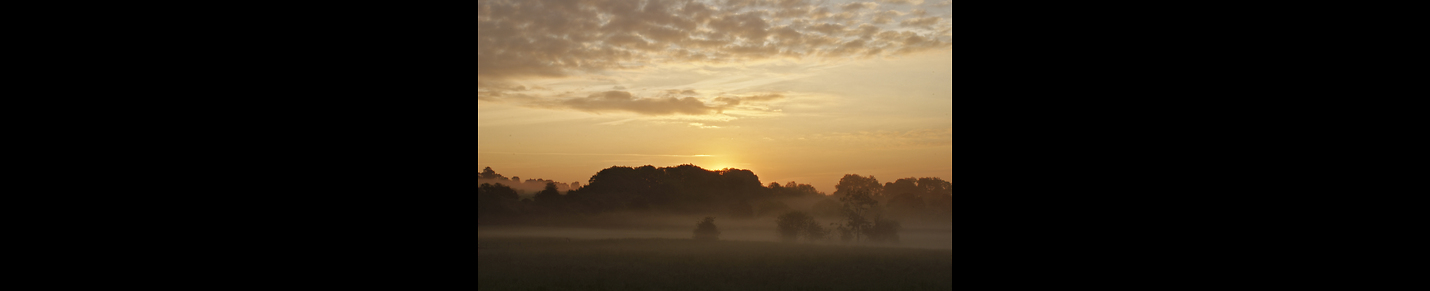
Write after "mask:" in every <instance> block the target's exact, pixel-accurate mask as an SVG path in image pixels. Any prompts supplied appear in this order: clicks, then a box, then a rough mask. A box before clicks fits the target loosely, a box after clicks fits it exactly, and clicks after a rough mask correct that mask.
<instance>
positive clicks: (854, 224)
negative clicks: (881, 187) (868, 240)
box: [839, 189, 879, 242]
mask: <svg viewBox="0 0 1430 291" xmlns="http://www.w3.org/2000/svg"><path fill="white" fill-rule="evenodd" d="M839 202H842V203H843V204H844V205H843V206H844V207H843V209H842V210H843V212H844V219H845V221H844V227H846V228H848V229H849V231H850V232H853V234H854V242H859V239H860V236H861V235H865V234H866V233H867V232H868V231H869V228H870V227H873V226H874V222H873V221H869V219H868V218H866V217H867V215H869V212H870V211H871V210H873V208H874V206H876V205H878V204H879V202H878V201H875V200H874V197H873V195H871V194H870V192H869V191H865V190H861V189H854V190H849V191H845V192H844V196H843V197H839ZM841 231H842V230H841ZM845 241H848V240H845Z"/></svg>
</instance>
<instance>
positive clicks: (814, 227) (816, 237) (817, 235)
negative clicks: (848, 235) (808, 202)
mask: <svg viewBox="0 0 1430 291" xmlns="http://www.w3.org/2000/svg"><path fill="white" fill-rule="evenodd" d="M830 231H831V230H830V229H826V228H824V226H821V225H819V222H817V221H810V222H809V225H808V226H805V227H804V239H805V240H807V241H811V242H817V241H824V240H825V239H827V238H829V232H830Z"/></svg>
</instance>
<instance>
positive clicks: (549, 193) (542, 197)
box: [533, 183, 561, 206]
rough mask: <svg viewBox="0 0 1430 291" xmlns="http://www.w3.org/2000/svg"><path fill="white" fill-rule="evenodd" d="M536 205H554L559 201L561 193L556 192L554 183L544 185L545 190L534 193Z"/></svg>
mask: <svg viewBox="0 0 1430 291" xmlns="http://www.w3.org/2000/svg"><path fill="white" fill-rule="evenodd" d="M533 198H536V203H537V204H540V205H547V206H550V205H554V204H556V202H557V200H559V199H561V191H558V190H556V183H546V189H544V190H541V192H536V196H535V197H533Z"/></svg>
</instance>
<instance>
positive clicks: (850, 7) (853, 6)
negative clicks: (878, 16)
mask: <svg viewBox="0 0 1430 291" xmlns="http://www.w3.org/2000/svg"><path fill="white" fill-rule="evenodd" d="M839 8H841V9H844V10H845V11H854V10H860V9H877V8H879V3H874V2H854V3H849V4H844V6H839Z"/></svg>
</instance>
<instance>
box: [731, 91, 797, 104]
mask: <svg viewBox="0 0 1430 291" xmlns="http://www.w3.org/2000/svg"><path fill="white" fill-rule="evenodd" d="M781 98H785V96H784V95H780V94H773V93H772V94H764V95H754V96H745V97H738V96H720V97H717V98H715V102H721V103H725V106H735V105H740V103H741V102H765V101H771V100H778V99H781Z"/></svg>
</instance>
